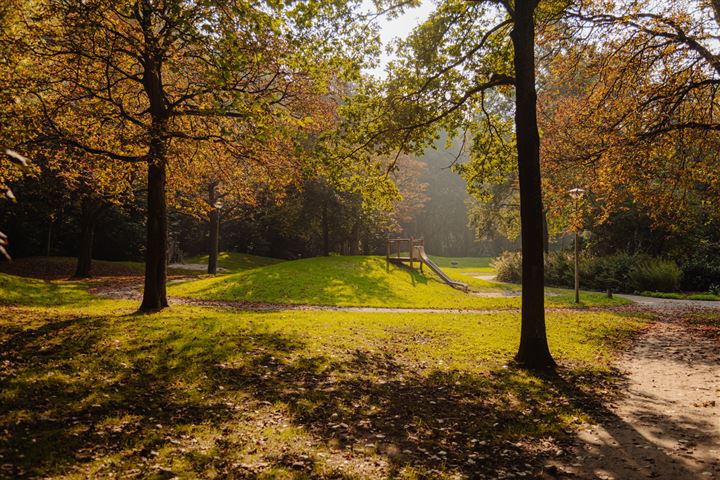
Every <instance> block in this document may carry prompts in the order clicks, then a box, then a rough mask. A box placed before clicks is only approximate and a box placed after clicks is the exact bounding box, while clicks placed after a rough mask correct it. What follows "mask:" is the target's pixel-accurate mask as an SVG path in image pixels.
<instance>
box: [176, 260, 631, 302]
mask: <svg viewBox="0 0 720 480" xmlns="http://www.w3.org/2000/svg"><path fill="white" fill-rule="evenodd" d="M449 274H450V275H451V276H452V275H455V277H456V278H457V279H458V280H461V281H468V282H469V283H470V285H471V287H472V288H473V290H474V291H475V292H471V293H470V294H466V293H464V292H462V291H459V290H454V289H452V288H450V287H449V286H447V285H446V284H444V283H443V282H442V281H441V280H440V279H439V278H437V277H435V276H434V275H433V274H431V273H430V272H429V269H425V273H424V274H421V273H420V272H419V271H417V270H414V271H411V270H410V269H408V268H402V267H398V266H395V265H393V264H387V263H386V261H385V259H384V258H383V257H319V258H309V259H303V260H294V261H287V262H282V263H277V264H274V265H268V266H264V267H260V268H254V269H251V270H247V271H243V272H239V273H236V274H233V275H222V276H218V277H211V278H205V279H202V280H197V281H192V282H185V283H182V284H176V285H172V286H170V287H169V290H168V291H169V293H170V294H171V295H174V296H180V297H190V298H197V299H203V300H224V301H241V302H264V303H274V304H309V305H339V306H369V307H401V308H448V309H489V308H497V309H502V308H519V307H520V297H519V296H518V294H517V292H516V290H515V289H514V287H513V286H508V285H503V284H497V283H495V282H488V281H485V280H480V279H475V278H471V277H469V276H467V275H463V274H461V273H459V272H457V273H455V274H453V272H449ZM513 290H515V292H516V293H515V294H514V296H513ZM473 293H475V294H473ZM488 294H490V295H496V296H490V295H488ZM572 302H573V296H572V293H571V292H570V291H559V293H555V294H554V296H550V297H548V298H547V304H548V305H549V306H569V305H572ZM583 302H584V305H622V304H624V303H627V301H626V300H623V299H620V298H614V299H609V298H607V297H606V296H605V295H602V294H585V295H583Z"/></svg>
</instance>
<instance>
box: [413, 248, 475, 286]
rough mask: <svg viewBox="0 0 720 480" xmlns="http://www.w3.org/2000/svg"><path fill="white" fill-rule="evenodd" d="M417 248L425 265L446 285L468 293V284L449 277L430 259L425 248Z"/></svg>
mask: <svg viewBox="0 0 720 480" xmlns="http://www.w3.org/2000/svg"><path fill="white" fill-rule="evenodd" d="M415 248H416V249H417V253H418V254H419V255H418V256H419V257H420V259H421V260H422V261H423V263H425V264H426V265H427V266H428V267H430V270H432V271H433V272H435V273H436V274H437V275H438V276H439V277H440V278H442V279H443V281H444V282H445V283H447V284H448V285H450V286H451V287H453V288H457V289H458V290H463V291H465V292H467V291H468V286H467V283H462V282H456V281H455V280H453V279H452V278H450V277H448V275H447V274H446V273H445V272H443V271H442V270H441V269H440V267H438V266H437V265H436V264H435V262H433V261H432V260H430V257H428V256H427V254H426V253H425V247H423V246H419V247H415Z"/></svg>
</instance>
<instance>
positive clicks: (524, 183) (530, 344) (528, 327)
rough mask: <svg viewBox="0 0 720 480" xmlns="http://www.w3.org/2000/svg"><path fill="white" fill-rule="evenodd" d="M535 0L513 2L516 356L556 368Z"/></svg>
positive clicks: (531, 363)
mask: <svg viewBox="0 0 720 480" xmlns="http://www.w3.org/2000/svg"><path fill="white" fill-rule="evenodd" d="M536 5H537V2H536V0H518V1H517V2H515V23H514V27H513V31H512V34H511V36H512V41H513V50H514V56H515V58H514V62H515V131H516V135H517V146H518V172H519V176H520V228H521V235H522V253H523V255H522V312H521V332H520V347H519V349H518V352H517V355H516V356H515V360H516V361H517V362H518V363H519V364H520V365H522V366H524V367H526V368H529V369H546V368H552V367H553V366H554V365H555V362H554V360H553V358H552V355H551V354H550V349H549V347H548V343H547V334H546V330H545V297H544V278H543V275H544V267H543V218H542V210H543V205H542V191H541V186H540V136H539V134H538V128H537V93H536V91H535V24H534V18H533V14H534V11H535V7H536Z"/></svg>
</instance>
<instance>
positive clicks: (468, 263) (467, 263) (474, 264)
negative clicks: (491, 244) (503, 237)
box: [430, 255, 493, 270]
mask: <svg viewBox="0 0 720 480" xmlns="http://www.w3.org/2000/svg"><path fill="white" fill-rule="evenodd" d="M430 260H432V261H433V262H435V264H436V265H437V266H438V267H440V268H462V269H473V270H475V269H489V268H492V267H491V266H490V262H492V261H493V258H492V257H438V256H435V255H430ZM452 262H457V265H453V264H452Z"/></svg>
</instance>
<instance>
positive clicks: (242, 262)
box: [185, 252, 284, 273]
mask: <svg viewBox="0 0 720 480" xmlns="http://www.w3.org/2000/svg"><path fill="white" fill-rule="evenodd" d="M283 261H284V260H280V259H278V258H270V257H259V256H257V255H250V254H249V253H236V252H220V253H219V254H218V267H220V268H224V269H225V270H227V271H228V272H231V273H234V272H240V271H243V270H248V269H251V268H256V267H264V266H265V265H273V264H276V263H280V262H283ZM185 263H203V264H205V265H207V263H208V256H207V255H199V256H196V257H190V258H186V259H185Z"/></svg>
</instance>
